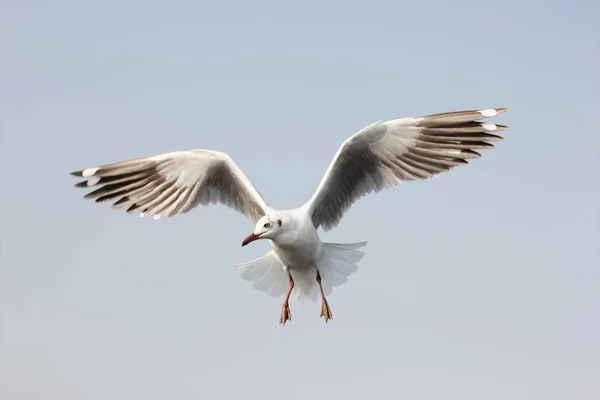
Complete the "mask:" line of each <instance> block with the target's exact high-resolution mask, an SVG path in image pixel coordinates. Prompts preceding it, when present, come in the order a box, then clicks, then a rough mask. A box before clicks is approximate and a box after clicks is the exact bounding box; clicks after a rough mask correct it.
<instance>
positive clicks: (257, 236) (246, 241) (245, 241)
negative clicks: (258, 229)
mask: <svg viewBox="0 0 600 400" xmlns="http://www.w3.org/2000/svg"><path fill="white" fill-rule="evenodd" d="M260 235H261V234H258V235H255V234H254V232H253V233H251V234H249V235H248V236H246V239H244V241H243V242H242V247H244V246H245V245H247V244H248V243H250V242H254V241H255V240H256V239H258V238H259V237H260Z"/></svg>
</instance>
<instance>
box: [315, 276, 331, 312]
mask: <svg viewBox="0 0 600 400" xmlns="http://www.w3.org/2000/svg"><path fill="white" fill-rule="evenodd" d="M317 283H318V284H319V289H320V290H321V298H322V299H323V301H322V302H321V317H323V318H325V323H327V321H329V320H330V319H333V315H332V314H331V309H330V308H329V303H327V299H326V298H325V293H323V286H322V285H321V274H320V273H319V271H318V270H317Z"/></svg>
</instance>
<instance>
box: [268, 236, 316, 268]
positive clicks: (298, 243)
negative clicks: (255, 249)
mask: <svg viewBox="0 0 600 400" xmlns="http://www.w3.org/2000/svg"><path fill="white" fill-rule="evenodd" d="M271 246H272V247H273V251H274V252H275V254H276V255H277V257H278V258H279V260H280V261H281V262H282V264H284V265H285V266H287V267H288V268H292V269H304V268H309V267H311V266H312V265H314V264H315V263H316V262H317V260H318V259H319V257H320V255H321V252H322V251H323V245H322V244H321V240H320V239H319V236H318V235H317V233H316V231H314V232H302V233H299V234H297V235H295V236H294V237H293V240H288V241H286V242H284V243H276V242H274V241H272V242H271Z"/></svg>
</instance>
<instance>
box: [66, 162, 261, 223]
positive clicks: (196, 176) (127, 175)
mask: <svg viewBox="0 0 600 400" xmlns="http://www.w3.org/2000/svg"><path fill="white" fill-rule="evenodd" d="M71 174H72V175H75V176H80V177H84V178H87V180H85V181H83V182H79V183H77V184H76V185H75V186H76V187H80V188H90V187H93V188H97V189H96V190H94V191H92V192H90V193H88V194H86V195H85V196H84V198H86V199H91V198H95V199H96V202H104V201H115V200H116V201H115V203H114V204H113V206H112V207H113V208H124V207H127V212H129V213H133V212H141V215H142V216H146V215H147V216H153V217H154V218H161V217H173V216H176V215H180V214H184V213H187V212H188V211H190V210H191V209H192V208H194V207H196V206H197V205H198V204H203V205H208V204H209V203H213V204H215V203H217V202H218V203H221V204H224V205H226V206H228V207H230V208H233V209H235V210H237V211H239V212H241V213H242V214H244V215H246V216H247V217H248V218H249V219H250V220H251V221H252V223H254V224H255V223H256V222H257V221H258V220H259V219H260V218H261V217H262V216H263V215H265V213H266V210H267V208H268V207H267V205H266V204H265V202H264V200H263V198H262V197H261V195H260V194H259V193H258V191H257V190H256V188H255V187H254V186H253V185H252V183H251V182H250V180H249V179H248V178H247V177H246V175H244V173H243V172H242V170H241V169H240V168H239V167H238V166H237V165H236V164H235V162H234V161H233V160H232V159H231V158H230V157H229V156H228V155H227V154H224V153H220V152H216V151H208V150H189V151H177V152H171V153H165V154H160V155H157V156H153V157H146V158H138V159H134V160H128V161H122V162H118V163H114V164H108V165H104V166H101V167H96V168H87V169H84V170H81V171H76V172H72V173H71Z"/></svg>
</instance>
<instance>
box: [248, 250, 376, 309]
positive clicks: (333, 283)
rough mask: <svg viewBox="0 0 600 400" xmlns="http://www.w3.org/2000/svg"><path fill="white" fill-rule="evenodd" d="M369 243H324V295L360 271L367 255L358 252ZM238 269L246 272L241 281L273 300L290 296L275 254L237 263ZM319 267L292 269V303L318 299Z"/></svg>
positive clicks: (321, 265)
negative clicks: (248, 283) (286, 295)
mask: <svg viewBox="0 0 600 400" xmlns="http://www.w3.org/2000/svg"><path fill="white" fill-rule="evenodd" d="M366 244H367V242H359V243H323V253H322V254H321V257H320V258H319V261H318V262H317V266H316V268H318V270H319V273H320V274H321V278H322V280H321V284H322V286H323V292H324V293H325V296H328V295H329V294H331V292H332V291H333V287H337V286H340V285H342V284H344V283H345V282H347V281H348V277H349V276H350V275H352V274H353V273H355V272H356V271H357V270H358V265H357V264H358V262H359V261H360V260H361V259H362V258H363V257H364V255H365V253H364V252H363V251H361V250H358V249H360V248H361V247H364V246H365V245H366ZM236 267H237V268H240V269H242V270H243V272H242V278H243V279H245V280H247V281H251V282H252V287H253V288H254V289H256V290H259V291H261V292H265V293H267V294H268V295H269V296H273V297H280V296H283V295H285V294H286V293H287V290H288V287H289V279H288V276H287V273H286V272H285V271H284V270H283V268H282V265H281V263H280V261H279V260H278V259H277V257H276V256H275V253H274V252H273V251H270V252H268V253H267V254H266V255H264V256H263V257H260V258H257V259H255V260H252V261H249V262H246V263H242V264H238V265H236ZM316 268H315V267H312V268H308V269H304V270H296V269H292V270H291V274H292V278H293V279H294V289H293V290H292V294H291V296H290V299H291V300H292V301H293V302H295V303H297V304H310V303H314V302H316V301H317V300H318V299H319V296H320V292H319V285H318V284H317V279H316V277H317V269H316Z"/></svg>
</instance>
